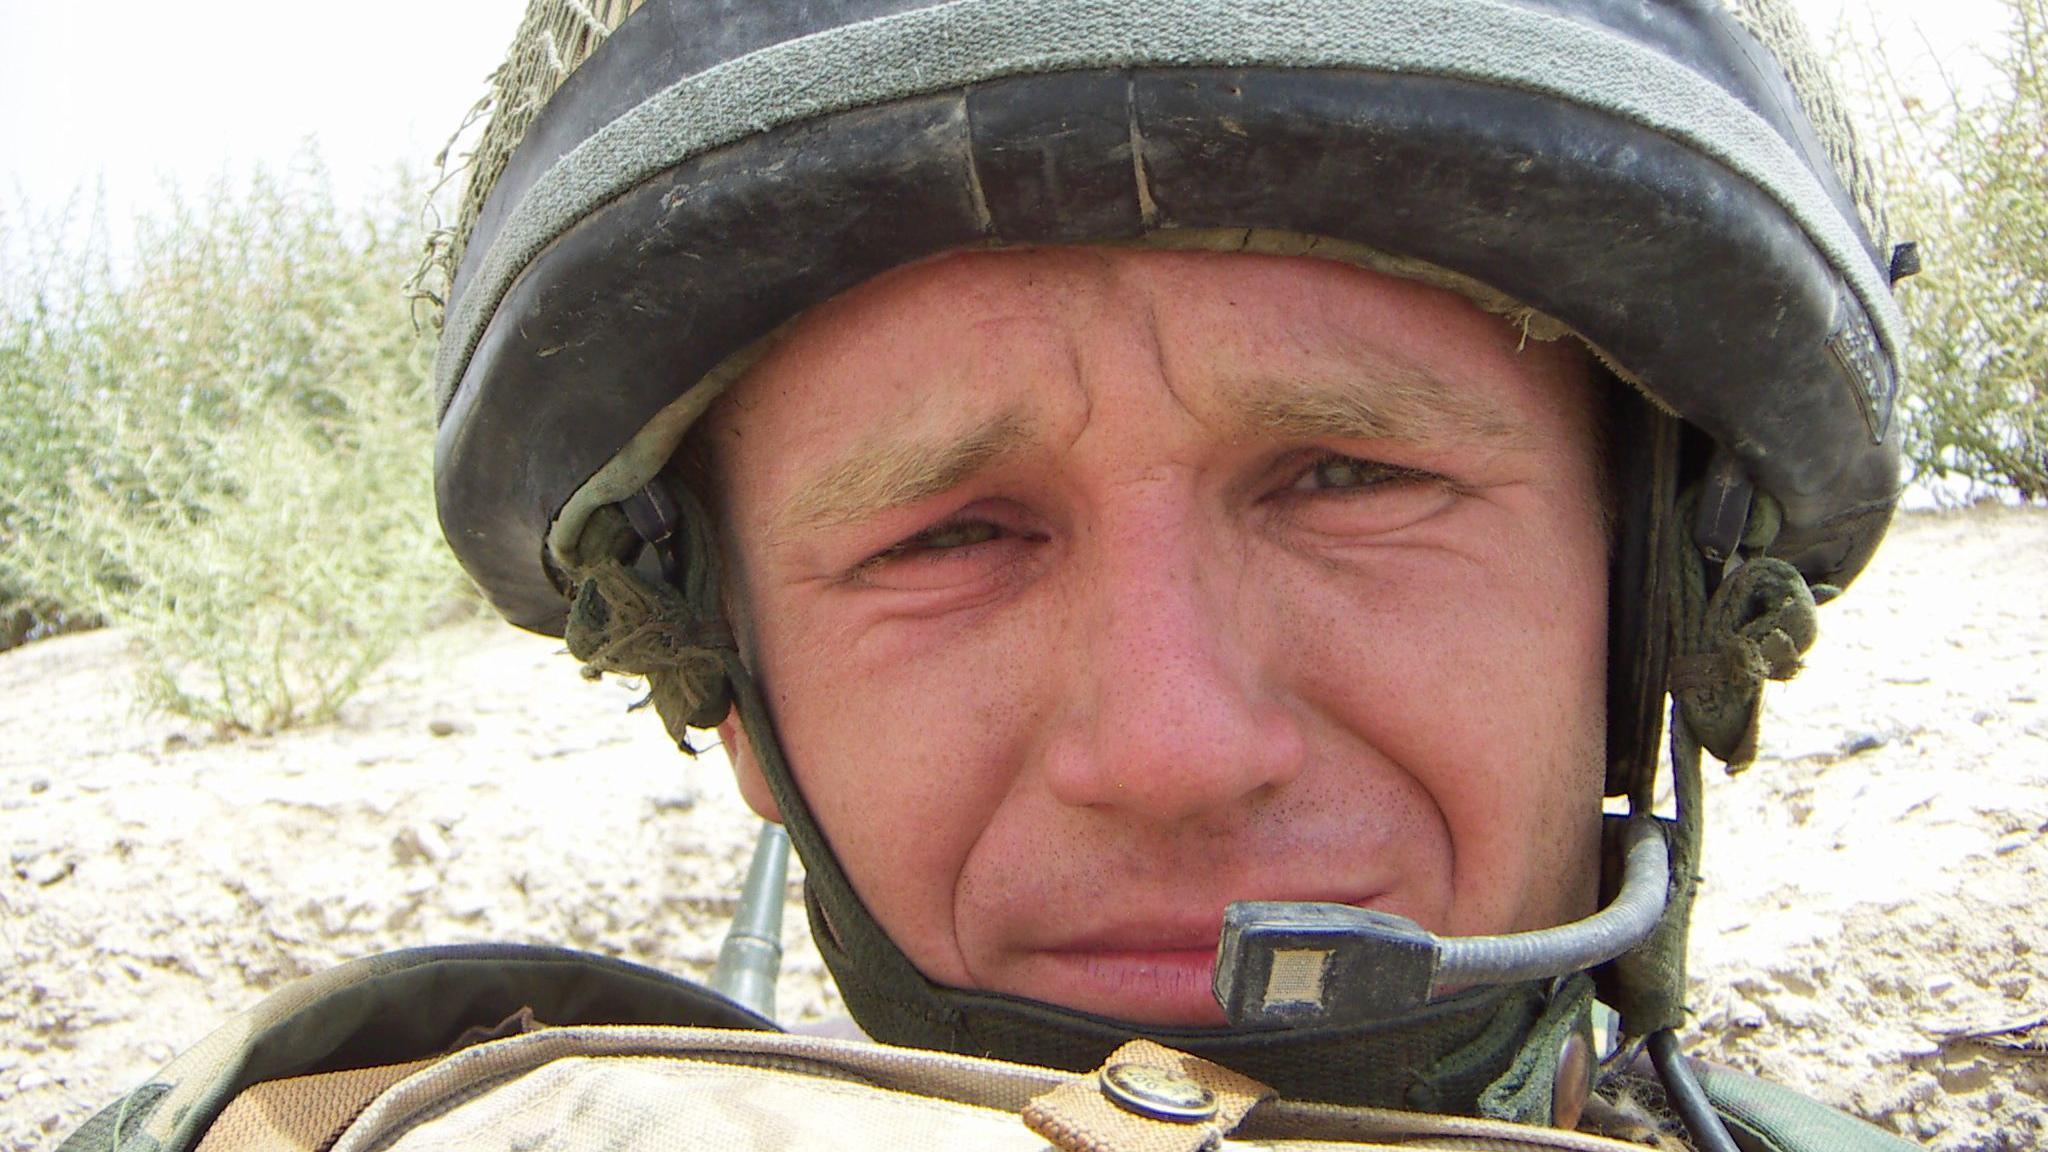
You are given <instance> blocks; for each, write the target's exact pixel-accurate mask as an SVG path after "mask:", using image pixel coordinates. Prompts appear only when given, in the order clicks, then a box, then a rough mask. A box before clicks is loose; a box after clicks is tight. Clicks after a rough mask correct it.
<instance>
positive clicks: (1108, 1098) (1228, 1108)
mask: <svg viewBox="0 0 2048 1152" xmlns="http://www.w3.org/2000/svg"><path fill="white" fill-rule="evenodd" d="M1271 1095H1273V1090H1272V1089H1271V1088H1268V1087H1266V1086H1265V1085H1264V1084H1261V1083H1259V1082H1258V1081H1257V1080H1254V1079H1252V1078H1251V1077H1249V1076H1240V1075H1238V1074H1237V1073H1235V1072H1232V1071H1231V1070H1230V1069H1228V1068H1225V1067H1223V1066H1222V1065H1220V1064H1211V1063H1210V1062H1209V1061H1207V1060H1203V1059H1201V1058H1200V1057H1197V1056H1190V1055H1188V1054H1187V1053H1185V1052H1176V1051H1174V1050H1173V1049H1171V1048H1167V1047H1163V1046H1161V1045H1158V1044H1154V1043H1152V1042H1151V1041H1149V1040H1133V1041H1131V1042H1130V1043H1128V1044H1126V1045H1124V1046H1123V1047H1121V1048H1118V1049H1117V1050H1116V1051H1115V1052H1112V1053H1110V1056H1109V1059H1108V1060H1106V1061H1104V1062H1103V1065H1102V1067H1101V1068H1100V1069H1098V1070H1097V1071H1096V1073H1095V1075H1093V1076H1087V1077H1082V1078H1080V1079H1076V1080H1070V1081H1068V1082H1067V1083H1065V1084H1062V1085H1060V1086H1059V1087H1058V1088H1055V1089H1053V1090H1052V1091H1050V1092H1047V1093H1046V1094H1045V1095H1043V1096H1040V1097H1038V1098H1037V1099H1035V1100H1033V1101H1032V1102H1031V1103H1030V1104H1029V1105H1027V1106H1025V1109H1024V1123H1025V1124H1027V1125H1029V1126H1030V1128H1031V1130H1032V1131H1033V1132H1036V1133H1038V1134H1039V1135H1040V1136H1043V1137H1045V1138H1046V1139H1047V1140H1050V1141H1051V1142H1052V1143H1053V1145H1054V1146H1055V1147H1057V1148H1059V1149H1060V1150H1061V1152H1202V1150H1204V1149H1209V1148H1214V1147H1216V1146H1217V1145H1218V1143H1219V1142H1220V1141H1221V1140H1222V1138H1223V1137H1224V1136H1226V1135H1228V1134H1229V1133H1231V1132H1232V1131H1235V1130H1236V1128H1237V1126H1238V1123H1239V1122H1240V1121H1242V1120H1243V1119H1244V1116H1245V1113H1247V1112H1249V1111H1251V1110H1252V1106H1253V1105H1254V1104H1257V1103H1258V1102H1259V1101H1261V1100H1264V1099H1266V1098H1267V1097H1269V1096H1271Z"/></svg>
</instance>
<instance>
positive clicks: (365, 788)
mask: <svg viewBox="0 0 2048 1152" xmlns="http://www.w3.org/2000/svg"><path fill="white" fill-rule="evenodd" d="M2044 573H2048V512H2043V511H2039V510H2031V511H2030V510H2012V509H2000V508H1979V509H1976V510H1972V511H1967V512H1953V513H1942V514H1915V515H1908V516H1905V517H1903V518H1902V519H1901V520H1900V522H1899V523H1898V525H1897V526H1896V527H1895V529H1894V531H1893V534H1892V538H1891V539H1890V540H1889V541H1888V542H1887V544H1886V546H1885V548H1884V550H1883V552H1882V553H1880V555H1879V557H1878V559H1877V561H1876V562H1875V563H1874V565H1873V566H1872V567H1871V569H1870V571H1869V572H1868V573H1866V574H1865V575H1864V577H1863V578H1862V579H1861V580H1860V581H1859V582H1858V584H1857V586H1856V587H1855V588H1854V589H1853V590H1852V592H1851V594H1850V595H1849V596H1847V597H1846V598H1845V599H1844V600H1842V601H1840V602H1838V603H1836V604H1833V605H1830V606H1828V607H1827V608H1825V609H1823V611H1822V638H1821V640H1820V643H1819V645H1818V646H1817V647H1816V649H1815V651H1814V652H1813V654H1812V655H1811V658H1810V660H1809V662H1808V667H1807V669H1806V671H1805V672H1804V674H1802V676H1801V677H1800V678H1799V679H1798V680H1797V681H1795V682H1793V683H1791V684H1787V685H1777V686H1774V687H1773V689H1772V692H1771V695H1770V699H1769V715H1768V718H1767V720H1766V724H1765V727H1764V748H1765V753H1764V756H1763V758H1762V759H1761V760H1760V761H1759V762H1758V763H1757V764H1756V765H1755V766H1754V767H1753V768H1751V769H1750V770H1749V771H1747V772H1745V773H1743V774H1741V775H1737V776H1727V775H1725V774H1724V773H1722V772H1721V771H1720V770H1719V769H1718V767H1715V768H1710V770H1709V771H1710V780H1709V785H1708V793H1709V803H1710V809H1709V832H1708V835H1709V839H1708V842H1707V846H1706V867H1705V873H1706V879H1705V882H1704V888H1703V891H1702V895H1701V899H1700V905H1699V908H1698V911H1697V915H1696V918H1695V930H1694V936H1693V976H1694V987H1693V993H1692V1004H1693V1008H1694V1013H1695V1021H1696V1023H1695V1028H1694V1032H1695V1035H1694V1036H1693V1038H1692V1043H1693V1048H1694V1050H1695V1051H1696V1052H1697V1053H1699V1054H1702V1055H1705V1056H1708V1057H1711V1058H1713V1059H1717V1060H1721V1061H1724V1062H1726V1063H1729V1064H1733V1065H1735V1066H1737V1067H1741V1068H1745V1069H1749V1070H1752V1071H1755V1072H1757V1073H1759V1074H1761V1075H1764V1076H1767V1077H1769V1078H1771V1079H1774V1080H1777V1081H1780V1082H1782V1083H1786V1084H1789V1085H1791V1086H1793V1087H1795V1088H1798V1089H1801V1090H1803V1091H1806V1092H1808V1093H1811V1094H1813V1095H1815V1096H1818V1097H1820V1098H1822V1099H1825V1100H1827V1101H1829V1102H1831V1103H1834V1104H1837V1105H1839V1106H1841V1107H1843V1108H1846V1109H1848V1110H1850V1111H1852V1112H1855V1113H1858V1114H1860V1115H1863V1116H1865V1117H1868V1118H1870V1119H1871V1120H1873V1121H1875V1122H1877V1123H1878V1124H1880V1125H1882V1126H1884V1127H1887V1128H1890V1129H1893V1130H1896V1131H1899V1132H1902V1133H1904V1134H1906V1135H1908V1136H1911V1137H1913V1138H1915V1139H1917V1140H1921V1141H1924V1142H1925V1143H1927V1144H1928V1145H1929V1146H1931V1147H1935V1148H1940V1149H1957V1150H1960V1149H1966V1148H1968V1149H2031V1148H2037V1147H2040V1146H2042V1145H2043V1144H2044V1143H2048V932H2044V931H2043V928H2044V924H2048V908H2044V905H2043V902H2042V900H2041V897H2040V893H2042V892H2043V891H2048V594H2044V592H2043V587H2044V584H2043V575H2044ZM559 649H560V645H559V642H557V641H553V640H548V639H545V638H540V637H534V636H530V635H526V634H523V633H519V632H515V631H513V630H511V629H509V628H506V627H503V626H499V625H484V624H477V623H470V624H464V625H460V626H457V627H453V628H449V629H443V630H441V631H437V632H434V633H432V634H429V635H428V636H426V637H424V638H423V639H422V641H421V642H420V644H419V645H418V646H417V649H416V650H415V651H413V652H410V653H408V654H406V655H404V656H402V657H401V658H399V659H397V660H394V661H393V662H392V663H391V664H390V665H388V666H387V667H386V668H385V669H384V670H383V671H382V672H381V673H380V674H379V676H378V677H377V678H376V680H375V682H374V683H373V684H372V685H371V686H370V687H369V688H368V689H367V690H366V691H365V692H364V693H363V694H362V695H361V696H360V697H358V698H357V699H356V700H355V701H354V702H352V703H351V704H350V705H349V706H348V707H347V708H346V710H345V711H344V713H343V716H342V718H341V720H340V721H339V722H337V723H334V724H331V725H328V726H324V727H319V728H312V729H306V730H298V731H290V732H285V733H281V734H277V735H274V736H240V737H231V738H229V737H219V736H216V735H215V734H214V733H211V732H208V731H206V730H204V729H198V728H194V727H192V726H191V725H189V724H185V723H181V722H179V721H177V720H174V719H167V718H163V717H151V716H146V715H141V714H139V713H138V712H137V710H136V707H135V705H134V702H133V696H132V693H131V691H130V688H129V684H130V676H131V670H132V667H133V658H132V657H131V656H130V654H129V652H128V648H127V642H126V640H125V638H124V637H123V636H122V635H121V634H120V633H119V632H117V631H107V632H98V633H89V634H83V635H75V636H67V637H61V638H58V639H54V640H48V641H43V642H39V643H36V644H33V645H30V646H28V647H26V648H22V649H18V650H16V651H13V652H9V653H5V654H0V851H4V852H5V867H4V868H0V1152H25V1150H28V1149H41V1148H47V1147H51V1146H53V1145H54V1144H55V1143H56V1141H57V1140H58V1139H60V1138H61V1137H62V1136H63V1135H64V1134H66V1133H68V1132H69V1131H70V1130H71V1129H72V1128H74V1127H75V1126H76V1125H77V1124H78V1123H80V1122H82V1121H83V1120H84V1119H85V1118H86V1116H88V1115H89V1114H90V1113H91V1112H92V1111H94V1110H96V1109H97V1108H98V1107H100V1106H101V1105H103V1104H105V1103H107V1102H108V1101H110V1100H111V1099H113V1098H114V1097H116V1096H117V1095H119V1094H120V1093H122V1092H124V1091H126V1090H127V1089H129V1088H131V1087H133V1086H134V1085H136V1084H138V1083H140V1082H142V1081H143V1080H144V1079H145V1078H146V1077H147V1076H148V1074H149V1073H150V1072H151V1071H152V1070H153V1069H154V1068H155V1067H157V1066H158V1065H160V1064H162V1063H163V1062H165V1061H166V1060H168V1059H169V1058H170V1057H171V1056H172V1055H173V1054H174V1053H175V1052H176V1051H178V1050H181V1049H183V1048H184V1047H186V1046H188V1045H190V1044H192V1043H193V1042H195V1041H197V1040H198V1039H199V1038H200V1037H201V1036H202V1035H204V1034H205V1033H206V1032H207V1031H208V1030H209V1029H210V1028H212V1027H213V1026H214V1025H216V1024H218V1023H219V1022H220V1021H222V1020H223V1019H225V1018H226V1017H227V1016H229V1015H231V1014H232V1013H234V1012H236V1011H238V1010H240V1009H242V1008H244V1007H247V1006H248V1005H249V1004H251V1003H252V1002H254V1001H255V1000H257V999H258V998H260V997H261V996H262V995H264V994H265V993H267V992H270V991H273V990H275V989H276V988H277V987H279V986H280V985H281V984H283V983H284V982H286V981H288V980H290V979H292V978H293V977H296V976H299V975H302V974H304V973H307V972H311V971H314V970H316V969H319V968H322V967H325V966H327V965H331V964H334V963H337V962H339V961H342V960H346V959H350V958H352V957H356V956H361V955H364V954H366V953H370V952H375V951H380V950H384V949H390V948H398V947H405V946H410V945H416V944H423V943H443V942H454V941H468V940H517V941H533V942H548V943H559V944H568V945H572V946H575V947H580V948H587V949H593V950H596V951H600V952H606V953H612V954H616V955H620V956H625V957H628V958H631V959H633V960H636V961H639V962H642V963H646V964H652V965H656V966H659V967H663V968H667V969H671V970H674V971H677V972H681V973H684V974H687V975H692V976H698V977H702V976H704V975H706V974H707V973H708V971H709V969H710V965H711V963H712V961H713V960H714V958H715V957H716V954H717V949H718V944H719V940H720V938H721V935H722V933H723V931H724V927H725V921H726V919H727V917H728V916H729V915H730V914H731V911H732V908H733V902H734V901H733V897H734V893H735V892H736V891H737V889H738V885H739V880H740V877H741V875H742V873H743V872H744V870H745V867H746V862H747V856H748V853H749V851H750V848H751V844H752V841H753V837H754V834H755V829H756V827H757V822H756V821H755V819H754V818H753V816H752V815H751V814H750V813H748V812H747V811H746V809H745V806H744V805H743V804H742V803H741V802H740V800H739V799H738V796H737V795H736V793H735V791H734V789H733V787H732V784H731V782H730V779H729V777H728V775H727V772H726V768H725V765H724V763H723V761H722V759H721V758H720V756H719V755H718V754H717V753H716V752H713V753H711V754H707V755H705V756H703V757H701V758H700V759H698V760H697V761H696V762H694V763H692V762H689V761H687V760H685V759H684V758H682V757H680V756H679V755H678V754H677V753H676V751H675V750H674V748H673V747H672V746H671V745H670V744H669V742H668V741H667V740H666V738H665V737H664V736H663V734H662V731H661V727H660V724H659V722H658V721H657V720H656V718H655V717H654V716H653V715H652V714H651V713H648V712H629V711H628V707H629V705H631V704H632V703H633V702H634V701H635V700H636V699H637V698H638V692H637V690H636V689H635V687H634V686H632V685H628V684H621V683H615V682H613V683H601V684H589V683H585V682H584V681H582V680H581V679H580V678H579V677H578V676H577V674H576V670H575V667H574V665H573V662H572V661H571V660H570V659H569V658H568V657H567V656H565V655H562V654H561V653H560V651H559ZM886 738H887V735H886V734H885V733H881V734H877V739H878V740H886ZM797 882H798V881H797V880H796V879H795V878H794V877H793V878H792V888H791V891H792V895H794V893H795V890H796V889H795V885H796V883H797ZM796 908H797V906H796V905H795V903H794V901H792V904H791V914H790V915H789V916H788V918H787V926H786V946H787V956H788V961H787V964H786V966H785V969H784V972H783V976H782V980H781V984H780V987H779V991H778V997H779V1007H780V1014H781V1017H782V1018H783V1019H784V1020H785V1021H789V1022H799V1021H808V1020H815V1019H819V1018H822V1017H826V1016H829V1015H832V1014H834V1013H835V1012H836V1011H837V1009H838V1003H837V999H836V997H835V995H834V993H833V991H832V989H831V986H830V982H829V979H828V978H827V977H826V975H825V973H824V970H823V968H822V966H821V964H820V962H819V960H818V958H817V954H816V952H815V951H814V950H813V949H812V947H811V945H810V941H809V938H808V935H807V933H806V930H805V927H804V924H803V922H802V921H803V918H802V916H801V914H800V913H799V912H798V911H797V910H796Z"/></svg>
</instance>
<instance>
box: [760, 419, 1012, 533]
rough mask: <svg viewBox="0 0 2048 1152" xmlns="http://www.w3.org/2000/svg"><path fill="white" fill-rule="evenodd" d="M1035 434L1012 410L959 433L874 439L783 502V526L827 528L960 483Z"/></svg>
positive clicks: (898, 505) (914, 500)
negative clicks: (903, 438) (926, 436)
mask: <svg viewBox="0 0 2048 1152" xmlns="http://www.w3.org/2000/svg"><path fill="white" fill-rule="evenodd" d="M1033 441H1034V436H1033V435H1032V433H1031V430H1030V428H1029V427H1028V426H1027V424H1026V423H1025V420H1024V418H1023V416H1022V415H1021V414H1019V413H1017V412H1014V411H1012V412H1005V413H1002V414H1001V415H998V416H996V417H994V418H992V419H990V420H987V421H985V422H983V423H982V424H980V425H978V426H976V427H974V428H972V429H970V430H968V431H967V432H966V433H964V434H961V435H954V436H938V437H932V438H929V439H925V440H902V439H889V438H887V437H875V438H871V439H869V440H867V441H865V442H863V443H861V444H860V445H858V446H856V447H855V448H853V449H852V450H851V451H850V452H848V453H847V455H846V456H845V457H844V458H843V459H841V460H840V461H839V462H837V463H836V464H833V465H832V466H831V467H829V468H827V469H826V470H825V471H824V473H823V474H821V475H820V476H818V477H817V478H816V479H814V480H811V481H809V482H807V483H805V484H804V486H803V487H802V488H800V489H799V490H798V491H797V492H796V494H795V495H794V496H792V497H790V499H789V500H788V501H787V502H786V503H785V504H784V505H783V509H782V513H781V515H780V516H779V517H777V519H778V521H779V522H780V523H782V524H783V525H785V526H787V527H790V528H795V529H801V528H821V527H827V526H831V525H837V524H849V523H854V522H857V521H860V520H864V519H867V518H869V517H872V516H877V515H880V514H882V513H884V512H887V511H889V510H890V509H892V508H900V507H902V506H903V505H905V504H912V503H915V502H917V501H919V500H923V499H925V498H927V497H930V496H936V495H939V494H940V493H942V492H945V491H947V490H949V489H951V488H954V487H956V486H957V485H959V484H960V483H962V482H963V481H965V480H966V479H967V478H968V477H970V476H972V475H974V474H975V473H976V472H979V471H981V470H983V469H985V468H988V467H990V466H991V465H993V464H995V463H997V462H999V461H1000V460H1002V459H1004V458H1006V457H1009V456H1012V455H1015V454H1016V453H1017V452H1018V451H1020V450H1022V449H1023V448H1025V447H1028V446H1029V445H1030V444H1031V443H1033Z"/></svg>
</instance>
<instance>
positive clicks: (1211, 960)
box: [1018, 897, 1375, 1027]
mask: <svg viewBox="0 0 2048 1152" xmlns="http://www.w3.org/2000/svg"><path fill="white" fill-rule="evenodd" d="M1302 899H1304V900H1307V901H1310V902H1318V903H1340V904H1350V905H1352V906H1354V907H1359V908H1365V907H1370V906H1371V905H1372V903H1373V900H1374V899H1375V897H1364V898H1354V899H1348V900H1345V899H1337V900H1332V899H1329V898H1327V897H1304V898H1302ZM1222 934H1223V910H1222V909H1220V908H1219V909H1217V910H1216V912H1215V913H1214V914H1213V915H1210V916H1206V917H1202V918H1200V920H1199V921H1195V922H1186V921H1184V922H1181V923H1179V924H1171V925H1169V924H1154V925H1150V926H1142V925H1141V926H1132V925H1128V924H1126V925H1121V926H1118V927H1116V928H1112V929H1109V930H1107V931H1104V932H1101V933H1097V934H1092V935H1081V936H1076V937H1074V938H1070V939H1068V940H1064V941H1061V942H1060V943H1058V944H1057V945H1055V946H1053V947H1050V948H1045V949H1042V950H1039V951H1038V952H1036V954H1035V955H1034V956H1033V959H1032V962H1031V964H1030V965H1029V967H1030V969H1031V979H1030V981H1029V983H1030V984H1031V987H1030V988H1028V989H1019V990H1018V991H1020V992H1022V993H1023V994H1024V995H1028V996H1031V997H1033V998H1034V999H1039V1000H1046V1001H1049V1002H1051V1003H1055V1004H1061V1005H1064V1006H1066V1007H1069V1008H1074V1009H1078V1010H1080V1011H1083V1012H1090V1013H1094V1014H1096V1015H1099V1016H1108V1017H1111V1018H1112V1019H1116V1020H1124V1021H1129V1022H1131V1023H1134V1024H1152V1025H1158V1026H1169V1027H1222V1026H1224V1025H1225V1024H1227V1023H1228V1022H1229V1020H1228V1018H1227V1017H1226V1016H1225V1015H1224V1013H1223V1008H1222V1006H1221V1005H1219V1004H1218V1003H1217V1002H1216V996H1215V993H1214V992H1213V991H1212V990H1211V986H1212V984H1213V982H1214V979H1215V973H1216V944H1217V941H1218V940H1219V939H1220V938H1221V936H1222Z"/></svg>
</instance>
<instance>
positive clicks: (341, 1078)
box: [197, 1059, 434, 1152]
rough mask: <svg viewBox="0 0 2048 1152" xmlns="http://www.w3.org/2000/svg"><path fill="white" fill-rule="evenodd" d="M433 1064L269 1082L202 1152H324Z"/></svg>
mask: <svg viewBox="0 0 2048 1152" xmlns="http://www.w3.org/2000/svg"><path fill="white" fill-rule="evenodd" d="M433 1062H434V1061H433V1060H432V1059H428V1060H415V1061H413V1062H411V1063H409V1064H385V1065H381V1066H379V1067H375V1068H351V1069H349V1070H347V1071H344V1072H320V1073H316V1074H314V1075H311V1076H294V1077H291V1078H290V1079H288V1080H266V1081H264V1082H263V1083H261V1084H253V1085H250V1086H249V1087H248V1088H247V1089H244V1090H243V1092H242V1094H241V1095H239V1096H236V1097H235V1099H234V1101H233V1102H232V1103H230V1104H229V1105H228V1106H227V1109H226V1110H225V1111H223V1112H222V1113H221V1114H220V1119H218V1120H216V1121H214V1124H213V1127H212V1128H210V1129H208V1130H207V1133H206V1138H205V1139H204V1140H201V1141H200V1142H199V1148H198V1150H197V1152H325V1150H326V1149H328V1148H330V1147H332V1146H333V1144H334V1141H335V1140H336V1139H338V1138H339V1137H340V1136H341V1133H342V1130H343V1129H345V1128H347V1127H348V1126H349V1125H350V1124H352V1123H354V1122H355V1118H356V1117H357V1116H360V1115H362V1111H363V1109H364V1108H367V1107H369V1105H370V1101H372V1100H375V1099H376V1098H377V1097H378V1096H380V1095H382V1094H383V1092H384V1090H385V1089H386V1088H389V1087H391V1086H392V1085H393V1084H396V1083H398V1082H399V1081H400V1080H403V1079H405V1078H406V1077H407V1076H410V1075H412V1074H413V1073H414V1072H417V1071H419V1070H420V1069H422V1068H424V1067H426V1066H427V1065H429V1064H432V1063H433Z"/></svg>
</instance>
